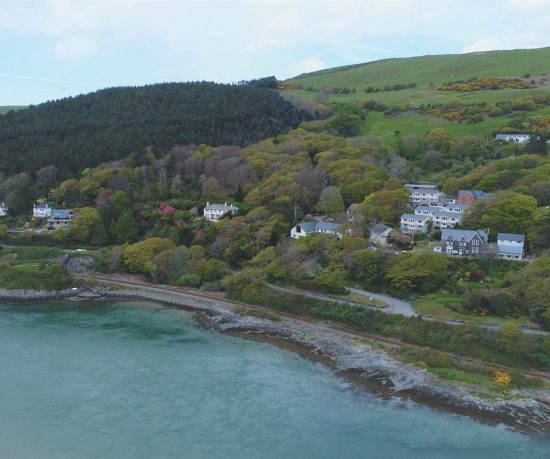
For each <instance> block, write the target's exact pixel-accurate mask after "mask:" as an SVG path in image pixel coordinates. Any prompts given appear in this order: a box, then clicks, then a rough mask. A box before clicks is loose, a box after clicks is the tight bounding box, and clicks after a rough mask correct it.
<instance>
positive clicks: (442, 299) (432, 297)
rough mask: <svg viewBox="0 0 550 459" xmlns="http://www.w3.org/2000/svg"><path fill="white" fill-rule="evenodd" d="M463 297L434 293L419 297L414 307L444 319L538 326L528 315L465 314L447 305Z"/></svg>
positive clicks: (431, 315) (423, 312)
mask: <svg viewBox="0 0 550 459" xmlns="http://www.w3.org/2000/svg"><path fill="white" fill-rule="evenodd" d="M462 299H463V297H462V296H459V295H454V294H451V293H443V292H438V293H432V294H429V295H425V296H423V297H422V298H418V299H417V300H415V301H413V307H414V309H415V310H416V312H418V313H419V314H422V315H425V316H430V317H434V318H436V319H442V320H464V321H465V322H471V323H476V324H479V323H487V322H493V323H498V324H509V323H513V324H516V325H527V326H529V327H535V328H538V325H537V324H536V323H535V322H533V321H531V320H530V319H529V318H528V317H519V318H517V319H515V318H512V317H499V316H476V315H473V314H465V313H461V312H458V311H454V310H452V309H450V308H448V307H447V306H446V303H451V302H455V301H456V302H460V301H462Z"/></svg>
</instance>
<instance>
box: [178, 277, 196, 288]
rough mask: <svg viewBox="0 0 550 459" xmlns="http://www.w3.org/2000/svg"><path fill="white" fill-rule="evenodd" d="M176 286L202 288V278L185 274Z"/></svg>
mask: <svg viewBox="0 0 550 459" xmlns="http://www.w3.org/2000/svg"><path fill="white" fill-rule="evenodd" d="M176 284H177V285H178V286H180V287H192V288H196V287H200V285H201V278H200V277H199V276H197V275H196V274H184V275H183V276H180V277H179V279H178V280H177V282H176Z"/></svg>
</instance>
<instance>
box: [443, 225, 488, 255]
mask: <svg viewBox="0 0 550 459" xmlns="http://www.w3.org/2000/svg"><path fill="white" fill-rule="evenodd" d="M488 238H489V235H488V234H487V232H486V231H483V230H462V229H449V228H446V229H443V230H442V231H441V242H442V248H443V250H444V252H445V254H446V255H448V256H450V255H456V256H474V257H475V256H479V255H480V254H481V253H483V252H484V251H485V250H486V248H487V241H488Z"/></svg>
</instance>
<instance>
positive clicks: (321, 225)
mask: <svg viewBox="0 0 550 459" xmlns="http://www.w3.org/2000/svg"><path fill="white" fill-rule="evenodd" d="M338 228H340V224H339V223H329V222H317V226H316V227H315V230H316V231H334V232H336V230H337V229H338Z"/></svg>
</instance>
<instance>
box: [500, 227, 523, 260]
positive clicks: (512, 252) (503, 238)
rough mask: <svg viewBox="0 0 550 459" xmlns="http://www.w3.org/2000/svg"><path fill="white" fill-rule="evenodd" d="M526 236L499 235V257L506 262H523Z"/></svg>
mask: <svg viewBox="0 0 550 459" xmlns="http://www.w3.org/2000/svg"><path fill="white" fill-rule="evenodd" d="M524 244H525V235H524V234H513V233H498V234H497V249H498V257H499V258H502V259H504V260H521V259H523V256H524V247H523V246H524Z"/></svg>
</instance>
